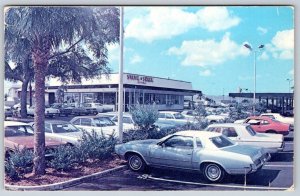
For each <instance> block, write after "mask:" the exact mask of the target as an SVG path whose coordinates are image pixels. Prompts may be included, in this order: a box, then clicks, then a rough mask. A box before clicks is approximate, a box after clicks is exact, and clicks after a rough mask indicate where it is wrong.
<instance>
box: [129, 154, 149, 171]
mask: <svg viewBox="0 0 300 196" xmlns="http://www.w3.org/2000/svg"><path fill="white" fill-rule="evenodd" d="M128 166H129V168H130V169H131V170H132V171H138V172H142V171H144V170H145V168H146V163H145V162H144V160H143V159H142V157H140V156H139V155H137V154H130V155H129V157H128Z"/></svg>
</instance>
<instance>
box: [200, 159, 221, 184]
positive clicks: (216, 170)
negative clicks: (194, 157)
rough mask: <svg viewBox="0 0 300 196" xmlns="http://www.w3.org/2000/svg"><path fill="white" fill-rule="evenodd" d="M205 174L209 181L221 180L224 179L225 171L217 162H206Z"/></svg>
mask: <svg viewBox="0 0 300 196" xmlns="http://www.w3.org/2000/svg"><path fill="white" fill-rule="evenodd" d="M203 174H204V177H205V179H206V180H207V181H208V182H220V181H222V179H223V177H224V175H225V172H224V170H223V168H222V167H221V166H219V165H218V164H216V163H208V164H205V166H204V168H203Z"/></svg>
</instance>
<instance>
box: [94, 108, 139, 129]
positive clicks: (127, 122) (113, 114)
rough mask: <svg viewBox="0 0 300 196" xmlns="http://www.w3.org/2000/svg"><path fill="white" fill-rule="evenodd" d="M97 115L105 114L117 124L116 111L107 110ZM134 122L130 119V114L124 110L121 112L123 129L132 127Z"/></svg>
mask: <svg viewBox="0 0 300 196" xmlns="http://www.w3.org/2000/svg"><path fill="white" fill-rule="evenodd" d="M97 116H107V117H109V118H110V119H111V120H112V121H113V122H114V123H115V124H116V125H117V124H118V114H117V113H116V112H107V113H103V114H98V115H97ZM134 128H135V127H134V122H133V120H132V116H131V114H129V113H127V112H124V113H123V129H124V130H130V129H134Z"/></svg>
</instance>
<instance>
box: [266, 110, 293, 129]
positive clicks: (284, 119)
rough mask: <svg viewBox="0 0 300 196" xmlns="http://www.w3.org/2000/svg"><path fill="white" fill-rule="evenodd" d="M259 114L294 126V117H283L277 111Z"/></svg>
mask: <svg viewBox="0 0 300 196" xmlns="http://www.w3.org/2000/svg"><path fill="white" fill-rule="evenodd" d="M260 116H267V117H269V118H272V119H275V120H278V121H280V122H283V123H287V124H290V125H292V127H294V118H292V117H284V116H281V114H278V113H263V114H261V115H260Z"/></svg>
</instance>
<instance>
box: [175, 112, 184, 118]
mask: <svg viewBox="0 0 300 196" xmlns="http://www.w3.org/2000/svg"><path fill="white" fill-rule="evenodd" d="M174 117H175V119H185V117H184V116H183V115H182V114H181V113H175V114H174Z"/></svg>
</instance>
